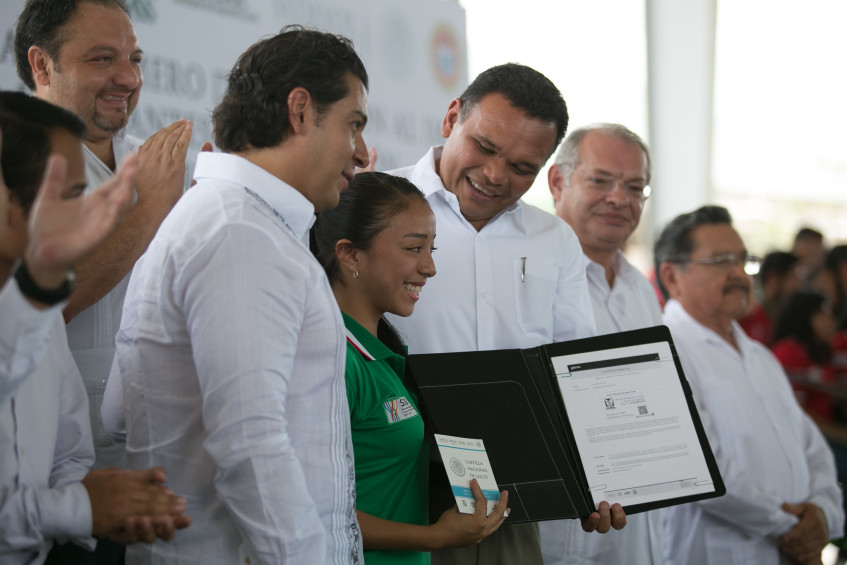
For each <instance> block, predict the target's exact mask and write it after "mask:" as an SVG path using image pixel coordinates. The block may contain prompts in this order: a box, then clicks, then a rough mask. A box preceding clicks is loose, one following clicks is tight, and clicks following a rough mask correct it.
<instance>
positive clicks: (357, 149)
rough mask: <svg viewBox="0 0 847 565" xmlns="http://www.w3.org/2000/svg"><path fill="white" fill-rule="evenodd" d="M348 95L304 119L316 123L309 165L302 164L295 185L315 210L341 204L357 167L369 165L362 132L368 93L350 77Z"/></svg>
mask: <svg viewBox="0 0 847 565" xmlns="http://www.w3.org/2000/svg"><path fill="white" fill-rule="evenodd" d="M345 80H346V82H347V87H348V88H347V96H345V97H344V98H342V99H341V100H339V101H338V102H335V103H334V104H332V105H330V106H329V108H328V109H327V110H326V112H325V113H324V114H322V115H320V116H318V115H317V113H315V112H314V111H313V110H311V111H310V113H309V115H308V116H307V117H305V119H308V120H311V121H312V122H313V127H311V128H309V135H310V138H309V140H308V149H307V151H306V153H305V154H306V155H307V159H308V162H302V163H301V165H302V166H301V167H299V169H300V170H301V174H300V175H298V179H301V180H296V181H294V183H293V186H295V188H297V189H298V190H300V192H302V193H303V195H304V196H306V198H308V199H309V201H311V202H312V204H314V206H315V210H316V211H318V212H320V211H321V210H327V209H330V208H335V207H336V206H337V205H338V198H339V196H340V195H341V192H342V191H343V190H345V189H346V188H347V186H348V185H349V184H350V181H351V180H352V179H353V175H354V172H355V169H356V167H366V166H367V165H368V149H367V146H366V145H365V140H364V137H363V131H364V129H365V124H366V123H367V121H368V93H367V91H366V90H365V87H364V85H363V84H362V81H360V80H359V79H358V78H356V77H355V76H353V75H352V74H348V75H347V77H346V79H345Z"/></svg>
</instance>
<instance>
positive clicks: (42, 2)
mask: <svg viewBox="0 0 847 565" xmlns="http://www.w3.org/2000/svg"><path fill="white" fill-rule="evenodd" d="M85 3H88V4H99V5H100V6H114V7H116V8H120V9H121V10H123V11H124V12H126V14H127V15H129V6H128V5H127V3H126V0H27V2H26V4H24V8H23V10H21V14H20V15H19V16H18V23H17V25H16V27H15V66H16V67H17V70H18V78H20V79H21V80H22V81H23V83H24V84H25V85H27V86H28V87H29V88H30V89H31V90H35V81H34V80H33V78H32V69H31V68H30V66H29V55H28V53H29V48H30V47H32V46H33V45H37V46H38V47H41V48H42V49H44V51H46V52H47V54H48V55H49V56H50V58H51V59H53V60H54V61H58V60H59V51H60V50H61V49H62V45H64V43H65V40H66V38H65V35H64V34H63V33H62V27H63V26H64V25H65V24H66V23H67V22H68V20H69V19H71V17H72V16H73V15H74V12H76V9H77V6H78V5H80V4H85Z"/></svg>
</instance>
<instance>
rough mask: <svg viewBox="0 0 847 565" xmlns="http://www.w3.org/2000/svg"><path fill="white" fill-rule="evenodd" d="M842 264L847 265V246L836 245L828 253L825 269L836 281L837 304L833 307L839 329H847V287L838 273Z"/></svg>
mask: <svg viewBox="0 0 847 565" xmlns="http://www.w3.org/2000/svg"><path fill="white" fill-rule="evenodd" d="M842 263H847V245H836V246H835V247H833V248H832V249H830V250H829V251H828V252H827V254H826V259H825V260H824V267H825V268H826V269H827V270H828V271H829V272H830V273H832V277H833V279H834V280H835V294H836V300H837V302H836V303H835V304H833V305H832V306H833V313H834V314H835V317H836V321H837V323H838V328H839V329H845V328H847V287H845V284H844V283H845V281H843V280H841V276H840V274H839V272H838V271H839V266H840V265H841V264H842Z"/></svg>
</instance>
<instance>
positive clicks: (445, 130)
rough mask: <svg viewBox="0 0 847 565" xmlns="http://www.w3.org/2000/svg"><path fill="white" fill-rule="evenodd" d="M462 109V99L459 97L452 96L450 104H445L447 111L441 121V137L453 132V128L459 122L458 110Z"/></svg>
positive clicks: (446, 136)
mask: <svg viewBox="0 0 847 565" xmlns="http://www.w3.org/2000/svg"><path fill="white" fill-rule="evenodd" d="M461 111H462V101H461V99H459V98H454V99H453V100H452V101H451V102H450V105H449V106H447V113H446V114H445V115H444V121H443V122H441V137H443V138H444V139H447V138H448V137H450V134H451V133H452V132H453V128H454V127H455V126H456V124H457V123H459V112H461Z"/></svg>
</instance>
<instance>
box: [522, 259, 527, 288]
mask: <svg viewBox="0 0 847 565" xmlns="http://www.w3.org/2000/svg"><path fill="white" fill-rule="evenodd" d="M521 282H522V283H525V282H526V257H521Z"/></svg>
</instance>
